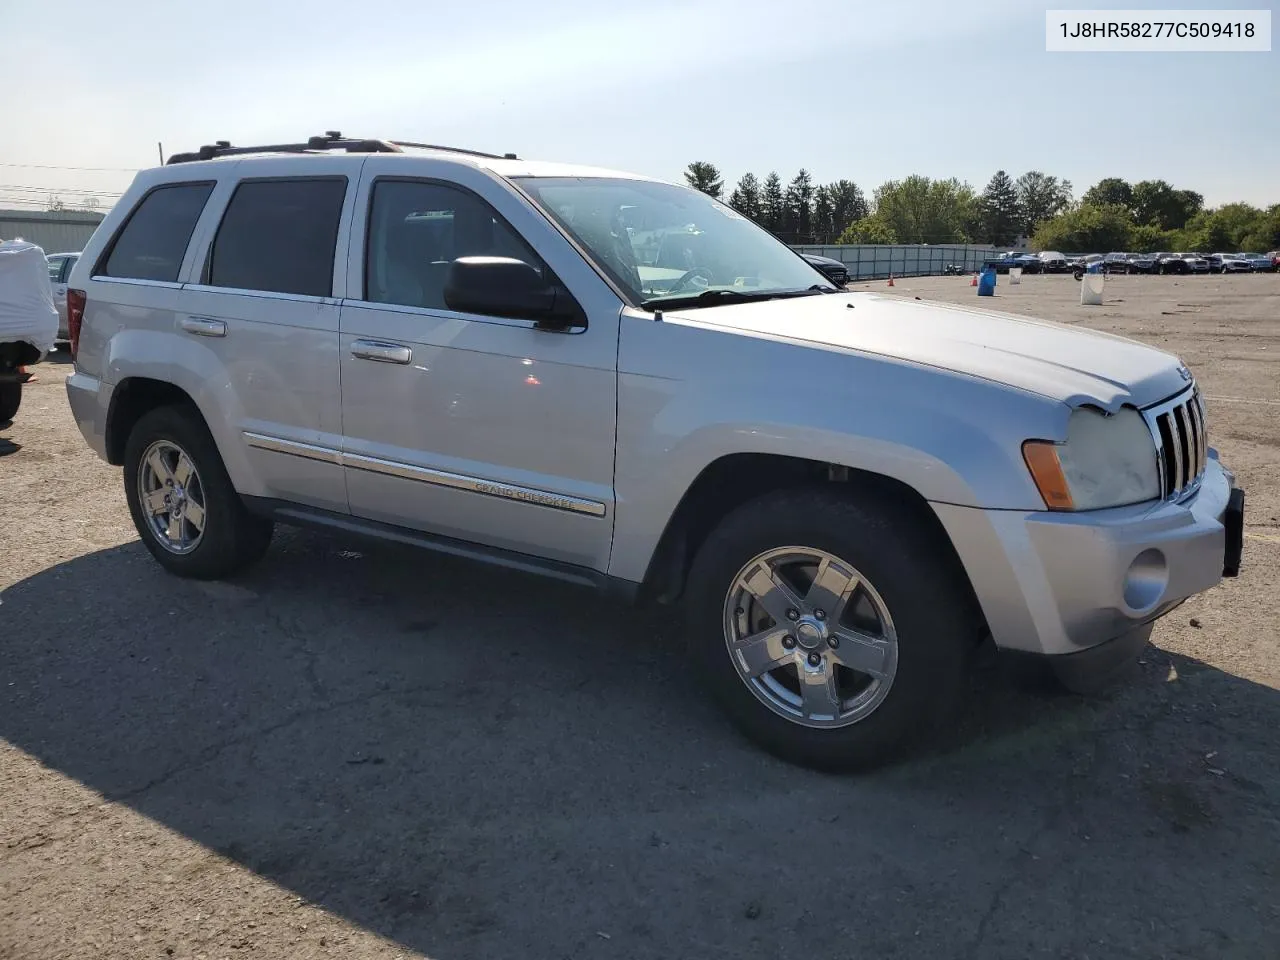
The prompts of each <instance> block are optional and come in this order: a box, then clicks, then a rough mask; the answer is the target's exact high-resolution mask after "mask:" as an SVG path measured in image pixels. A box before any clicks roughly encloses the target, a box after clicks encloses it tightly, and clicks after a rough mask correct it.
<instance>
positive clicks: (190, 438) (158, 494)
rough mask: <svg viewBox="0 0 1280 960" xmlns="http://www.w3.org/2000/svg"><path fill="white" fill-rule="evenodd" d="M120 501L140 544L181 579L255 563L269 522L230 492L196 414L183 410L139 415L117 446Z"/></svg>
mask: <svg viewBox="0 0 1280 960" xmlns="http://www.w3.org/2000/svg"><path fill="white" fill-rule="evenodd" d="M124 479H125V497H126V499H127V500H128V502H129V512H130V514H132V516H133V523H134V526H135V527H137V529H138V534H139V536H141V538H142V542H143V544H144V545H145V546H146V548H147V549H148V550H149V551H150V552H151V555H152V556H153V557H155V559H156V560H157V561H158V562H159V563H160V565H161V566H162V567H164V568H165V569H166V570H168V571H169V572H170V573H174V574H177V575H178V576H181V577H191V578H193V579H199V580H213V579H218V578H221V577H226V576H230V575H231V574H233V573H236V572H238V571H240V570H242V569H244V568H246V567H248V566H249V565H251V564H252V563H254V562H255V561H257V560H259V559H260V558H261V557H262V555H263V554H264V553H266V550H267V547H268V546H269V545H270V543H271V532H272V524H271V523H270V521H265V520H262V519H260V518H258V517H255V516H253V515H252V514H250V513H249V511H248V510H247V509H245V506H244V502H243V501H242V500H241V499H240V495H239V494H238V493H236V490H235V487H234V486H232V483H231V478H230V477H228V476H227V471H226V467H224V466H223V463H222V458H221V456H219V454H218V448H217V446H216V445H215V444H214V442H213V437H212V436H210V434H209V430H208V428H207V427H206V426H205V424H204V421H203V420H201V418H200V416H199V415H198V414H197V413H196V412H195V411H194V410H191V409H189V408H185V407H161V408H159V409H157V410H152V411H151V412H150V413H147V414H145V415H144V416H143V417H142V418H141V419H140V420H139V421H138V423H137V425H136V426H134V428H133V431H132V432H131V433H130V434H129V440H128V442H127V443H126V444H125V456H124Z"/></svg>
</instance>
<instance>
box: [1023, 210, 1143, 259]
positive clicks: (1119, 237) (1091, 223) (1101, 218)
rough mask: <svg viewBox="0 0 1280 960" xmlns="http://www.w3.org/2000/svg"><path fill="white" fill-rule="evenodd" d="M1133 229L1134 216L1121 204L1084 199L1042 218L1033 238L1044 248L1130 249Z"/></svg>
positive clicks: (1076, 250)
mask: <svg viewBox="0 0 1280 960" xmlns="http://www.w3.org/2000/svg"><path fill="white" fill-rule="evenodd" d="M1132 229H1133V217H1132V216H1131V215H1130V214H1129V211H1128V209H1127V208H1125V207H1122V206H1121V205H1120V204H1118V203H1112V204H1103V205H1101V206H1098V205H1095V204H1091V203H1082V204H1080V205H1079V206H1078V207H1076V208H1075V209H1073V210H1068V211H1066V212H1065V213H1060V214H1058V215H1057V216H1056V217H1051V218H1049V219H1048V220H1043V221H1041V222H1040V224H1039V226H1037V227H1036V232H1035V236H1034V238H1033V241H1032V242H1033V243H1034V245H1035V246H1036V247H1037V248H1038V249H1040V250H1062V251H1064V252H1066V253H1108V252H1110V251H1113V250H1125V249H1128V246H1129V233H1130V231H1131V230H1132Z"/></svg>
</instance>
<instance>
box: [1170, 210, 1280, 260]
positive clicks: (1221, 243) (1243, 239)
mask: <svg viewBox="0 0 1280 960" xmlns="http://www.w3.org/2000/svg"><path fill="white" fill-rule="evenodd" d="M1277 209H1278V208H1277V207H1272V208H1271V210H1269V211H1262V210H1259V209H1258V208H1257V207H1254V206H1251V205H1250V204H1247V203H1227V204H1223V205H1222V206H1221V207H1218V208H1217V209H1215V210H1204V211H1201V212H1200V213H1198V214H1196V215H1195V216H1194V217H1192V218H1191V220H1190V221H1188V223H1187V226H1186V228H1185V229H1184V230H1183V231H1182V235H1183V243H1184V244H1185V245H1186V247H1187V249H1189V250H1199V251H1200V252H1202V253H1237V252H1240V251H1243V250H1252V251H1254V252H1262V251H1264V250H1270V249H1272V245H1271V244H1270V243H1268V241H1269V240H1275V239H1276V236H1275V233H1274V231H1275V229H1276V228H1277V227H1278V226H1280V224H1278V223H1277V220H1278V219H1280V217H1278V216H1277V215H1276V214H1275V213H1274V211H1276V210H1277ZM1268 228H1270V229H1268ZM1259 248H1261V249H1259Z"/></svg>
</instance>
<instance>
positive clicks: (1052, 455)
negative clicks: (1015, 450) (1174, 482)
mask: <svg viewBox="0 0 1280 960" xmlns="http://www.w3.org/2000/svg"><path fill="white" fill-rule="evenodd" d="M1022 456H1023V459H1025V460H1026V462H1027V468H1028V469H1029V470H1030V471H1031V477H1032V479H1033V480H1035V484H1036V487H1037V488H1038V489H1039V491H1040V496H1042V497H1044V502H1045V505H1046V506H1047V507H1048V508H1049V509H1050V510H1100V509H1102V508H1104V507H1121V506H1124V505H1126V504H1130V503H1142V502H1144V501H1147V500H1155V499H1156V498H1158V497H1159V496H1160V475H1159V472H1158V467H1157V464H1156V450H1155V442H1154V441H1153V440H1152V439H1151V431H1150V430H1148V429H1147V422H1146V421H1145V420H1143V419H1142V414H1140V413H1139V412H1138V411H1137V410H1134V409H1133V408H1132V407H1124V408H1122V409H1121V410H1120V412H1119V413H1117V414H1114V415H1113V416H1106V415H1105V414H1103V413H1100V412H1099V411H1097V410H1093V409H1089V408H1084V409H1080V410H1075V411H1073V412H1072V414H1071V418H1070V419H1069V420H1068V421H1067V439H1066V441H1065V442H1064V443H1050V442H1048V441H1045V440H1028V441H1027V442H1026V443H1024V444H1023V445H1022Z"/></svg>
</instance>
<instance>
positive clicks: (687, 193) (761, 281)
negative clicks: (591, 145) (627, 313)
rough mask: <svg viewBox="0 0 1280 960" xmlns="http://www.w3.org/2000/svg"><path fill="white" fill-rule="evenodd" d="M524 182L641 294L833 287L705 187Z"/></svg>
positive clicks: (719, 295) (713, 298)
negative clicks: (709, 192) (706, 191)
mask: <svg viewBox="0 0 1280 960" xmlns="http://www.w3.org/2000/svg"><path fill="white" fill-rule="evenodd" d="M519 183H520V186H521V187H522V188H523V189H524V190H525V191H526V192H527V193H528V194H529V196H530V197H532V199H533V201H534V202H535V203H537V204H538V206H540V207H541V208H542V209H543V211H544V212H545V213H546V214H547V215H548V216H549V217H551V218H552V219H553V220H555V221H556V222H557V223H559V224H560V225H561V226H562V227H563V228H564V229H565V230H566V231H567V232H568V233H569V234H570V235H571V236H572V237H573V238H574V239H575V240H577V241H578V243H579V244H581V245H582V247H583V248H584V250H585V251H586V252H587V253H588V254H589V255H590V257H591V259H592V260H594V261H595V263H596V265H597V266H598V267H599V268H600V269H601V270H602V271H604V272H605V273H606V274H608V275H609V276H610V277H611V278H612V279H613V281H614V282H615V283H616V284H617V285H618V286H619V287H620V288H622V290H624V291H625V292H626V293H627V294H628V295H629V297H630V298H631V300H632V302H633V303H638V304H641V305H643V306H646V307H659V306H661V305H662V304H663V303H664V302H667V301H670V302H675V301H676V300H679V301H682V302H684V301H689V304H688V305H691V306H698V305H708V306H709V305H711V304H713V303H716V302H723V300H724V299H729V298H734V297H737V296H743V297H751V298H753V299H755V298H757V297H759V298H765V297H768V296H771V295H773V294H785V293H792V292H799V291H806V292H807V291H810V290H815V289H822V290H832V289H834V288H833V287H832V286H831V283H830V281H829V280H827V278H826V277H824V276H823V275H822V274H821V273H819V272H818V270H817V269H815V268H814V267H813V266H812V265H810V264H809V263H807V262H806V261H805V260H804V259H803V258H802V257H800V256H798V255H797V254H795V253H794V252H792V250H791V249H790V248H789V247H787V246H786V245H785V244H783V243H782V242H781V241H779V240H777V239H775V238H774V237H773V235H772V234H770V233H768V232H767V231H765V230H763V229H762V228H760V227H758V226H756V225H755V224H754V223H752V222H751V221H750V220H748V219H747V218H746V217H744V216H742V215H741V214H739V213H738V212H736V211H735V210H733V209H732V208H731V207H728V206H726V205H725V204H722V203H719V202H718V201H716V200H713V199H712V198H711V197H709V196H707V195H706V194H704V193H700V192H699V191H697V190H691V189H688V188H685V187H677V186H673V185H671V184H667V183H652V182H648V181H643V180H624V179H615V178H612V177H522V178H519ZM695 300H696V302H694V301H695Z"/></svg>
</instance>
